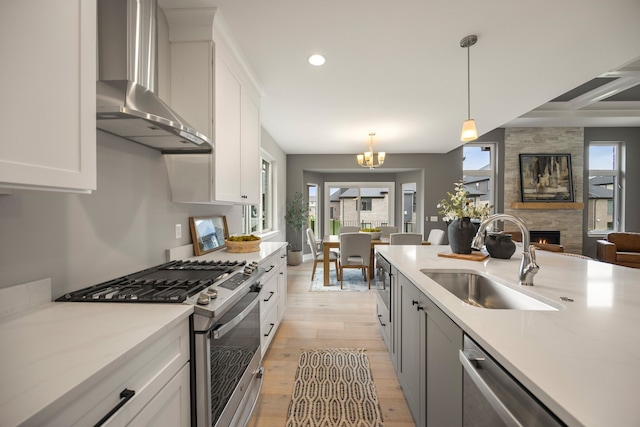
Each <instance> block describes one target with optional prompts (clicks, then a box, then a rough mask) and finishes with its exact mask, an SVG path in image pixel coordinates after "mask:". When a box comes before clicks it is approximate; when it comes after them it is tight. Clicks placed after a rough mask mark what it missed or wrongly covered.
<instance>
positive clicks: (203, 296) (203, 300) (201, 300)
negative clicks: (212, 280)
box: [196, 292, 211, 305]
mask: <svg viewBox="0 0 640 427" xmlns="http://www.w3.org/2000/svg"><path fill="white" fill-rule="evenodd" d="M196 302H197V303H198V304H200V305H209V303H210V302H211V297H210V296H209V294H207V293H206V292H201V293H200V295H198V301H196Z"/></svg>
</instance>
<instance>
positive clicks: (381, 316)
mask: <svg viewBox="0 0 640 427" xmlns="http://www.w3.org/2000/svg"><path fill="white" fill-rule="evenodd" d="M376 318H377V319H378V326H379V327H380V332H381V333H382V339H383V340H384V343H385V344H386V345H387V350H388V351H391V342H390V338H391V321H390V319H389V310H388V309H387V306H386V305H384V303H383V302H382V299H381V298H380V297H379V296H376Z"/></svg>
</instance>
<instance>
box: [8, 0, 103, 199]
mask: <svg viewBox="0 0 640 427" xmlns="http://www.w3.org/2000/svg"><path fill="white" fill-rule="evenodd" d="M0 57H1V58H2V67H1V68H2V71H1V73H2V77H1V78H0V94H2V102H1V103H0V129H2V136H0V187H9V188H28V189H40V190H48V189H49V190H58V191H71V192H86V193H88V192H90V191H91V190H95V189H96V84H95V81H96V2H95V1H81V0H74V1H66V2H51V1H47V0H30V1H3V2H0Z"/></svg>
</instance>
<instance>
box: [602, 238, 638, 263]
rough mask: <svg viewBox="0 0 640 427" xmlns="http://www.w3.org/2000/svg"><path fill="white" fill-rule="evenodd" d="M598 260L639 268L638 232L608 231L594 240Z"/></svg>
mask: <svg viewBox="0 0 640 427" xmlns="http://www.w3.org/2000/svg"><path fill="white" fill-rule="evenodd" d="M596 249H597V252H596V254H597V255H596V256H597V257H598V260H600V261H604V262H608V263H610V264H617V265H624V266H626V267H633V268H640V233H609V234H608V235H607V238H606V239H605V240H598V241H596Z"/></svg>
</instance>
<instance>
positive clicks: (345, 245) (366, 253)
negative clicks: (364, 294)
mask: <svg viewBox="0 0 640 427" xmlns="http://www.w3.org/2000/svg"><path fill="white" fill-rule="evenodd" d="M370 256H371V236H370V235H369V234H367V233H342V234H341V235H340V257H339V258H340V263H339V266H340V273H339V274H340V276H339V278H340V289H342V280H343V278H344V274H343V270H344V269H345V268H359V269H361V270H362V274H363V277H364V278H365V279H366V280H367V286H368V287H369V289H371V280H370V278H369V257H370Z"/></svg>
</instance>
